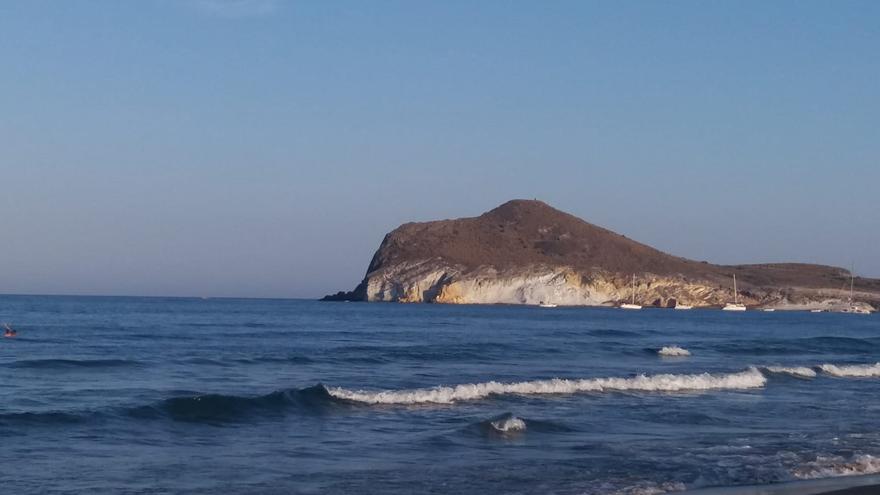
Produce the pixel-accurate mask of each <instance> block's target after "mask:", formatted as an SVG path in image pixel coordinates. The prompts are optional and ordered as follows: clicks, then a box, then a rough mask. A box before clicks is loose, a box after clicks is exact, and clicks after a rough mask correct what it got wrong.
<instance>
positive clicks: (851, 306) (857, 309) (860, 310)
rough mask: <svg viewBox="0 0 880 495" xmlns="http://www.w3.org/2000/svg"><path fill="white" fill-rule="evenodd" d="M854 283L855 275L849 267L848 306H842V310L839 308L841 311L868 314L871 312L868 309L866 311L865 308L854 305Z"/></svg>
mask: <svg viewBox="0 0 880 495" xmlns="http://www.w3.org/2000/svg"><path fill="white" fill-rule="evenodd" d="M855 283H856V275H855V273H854V272H853V269H850V271H849V306H848V307H846V308H843V310H841V313H853V314H857V315H869V314H871V312H870V311H868V310H867V309H864V308H862V307H860V306H856V304H855V300H854V299H853V293H854V290H855Z"/></svg>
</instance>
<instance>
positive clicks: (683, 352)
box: [657, 345, 691, 357]
mask: <svg viewBox="0 0 880 495" xmlns="http://www.w3.org/2000/svg"><path fill="white" fill-rule="evenodd" d="M657 354H659V355H660V356H663V357H684V356H690V355H691V351H689V350H687V349H685V348H684V347H679V346H677V345H671V346H667V347H663V348H662V349H660V350H659V351H657Z"/></svg>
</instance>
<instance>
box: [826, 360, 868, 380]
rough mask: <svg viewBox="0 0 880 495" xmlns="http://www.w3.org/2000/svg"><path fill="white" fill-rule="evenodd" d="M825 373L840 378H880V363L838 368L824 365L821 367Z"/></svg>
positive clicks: (832, 365)
mask: <svg viewBox="0 0 880 495" xmlns="http://www.w3.org/2000/svg"><path fill="white" fill-rule="evenodd" d="M819 369H821V370H822V371H823V372H824V373H827V374H829V375H831V376H838V377H847V376H853V377H870V376H880V363H874V364H851V365H846V366H837V365H834V364H823V365H821V366H819Z"/></svg>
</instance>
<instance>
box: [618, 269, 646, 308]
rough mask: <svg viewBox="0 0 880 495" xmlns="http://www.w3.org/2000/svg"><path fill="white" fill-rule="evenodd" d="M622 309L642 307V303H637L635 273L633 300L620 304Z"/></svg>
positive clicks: (634, 278)
mask: <svg viewBox="0 0 880 495" xmlns="http://www.w3.org/2000/svg"><path fill="white" fill-rule="evenodd" d="M620 308H621V309H642V305H641V304H636V276H635V274H633V285H632V302H631V303H623V304H621V305H620Z"/></svg>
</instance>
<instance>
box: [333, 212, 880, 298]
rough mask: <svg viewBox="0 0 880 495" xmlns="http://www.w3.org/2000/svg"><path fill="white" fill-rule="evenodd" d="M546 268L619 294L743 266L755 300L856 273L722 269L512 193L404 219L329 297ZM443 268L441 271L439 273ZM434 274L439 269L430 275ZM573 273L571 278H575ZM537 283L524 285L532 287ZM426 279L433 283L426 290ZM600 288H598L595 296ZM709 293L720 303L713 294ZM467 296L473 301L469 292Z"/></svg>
mask: <svg viewBox="0 0 880 495" xmlns="http://www.w3.org/2000/svg"><path fill="white" fill-rule="evenodd" d="M542 270H543V271H545V272H546V271H547V270H550V271H553V270H564V271H565V273H567V274H570V275H571V274H576V275H577V277H576V278H579V282H578V283H580V284H581V285H584V284H587V285H588V284H589V283H592V282H595V281H596V279H597V278H598V277H600V276H601V277H603V278H604V280H605V281H613V284H614V285H615V286H619V287H617V288H618V289H619V290H621V291H622V290H623V287H622V285H621V284H622V283H623V281H625V280H627V279H628V277H630V276H631V274H637V276H638V277H640V278H648V279H652V278H653V279H658V281H659V280H660V279H662V280H677V281H679V282H680V283H681V284H693V283H695V282H699V285H701V286H703V287H706V288H710V289H713V290H714V289H720V290H722V291H726V290H727V288H728V287H729V286H730V284H731V280H730V279H731V276H732V275H733V274H734V273H735V274H736V276H737V280H738V282H739V284H740V285H739V286H740V289H742V290H743V291H744V292H745V294H746V295H749V292H756V293H758V292H760V293H761V294H759V295H758V296H757V297H767V296H768V295H769V294H770V293H771V292H776V293H780V292H785V291H789V290H792V289H793V288H797V289H804V288H807V289H828V290H835V291H839V290H840V289H841V288H843V287H846V288H848V286H849V272H848V271H846V270H844V269H841V268H836V267H830V266H821V265H810V264H802V263H791V264H762V265H736V266H724V265H713V264H709V263H706V262H698V261H693V260H689V259H686V258H681V257H678V256H672V255H670V254H667V253H664V252H662V251H659V250H657V249H654V248H652V247H650V246H647V245H645V244H641V243H639V242H636V241H633V240H631V239H628V238H626V237H625V236H622V235H620V234H617V233H615V232H612V231H610V230H607V229H604V228H602V227H599V226H596V225H593V224H590V223H588V222H585V221H583V220H581V219H579V218H577V217H575V216H573V215H569V214H568V213H565V212H562V211H559V210H557V209H555V208H552V207H551V206H549V205H547V204H545V203H543V202H541V201H537V200H513V201H508V202H507V203H504V204H503V205H501V206H499V207H497V208H495V209H493V210H491V211H489V212H486V213H484V214H482V215H480V216H478V217H473V218H460V219H454V220H440V221H433V222H424V223H407V224H404V225H401V226H400V227H398V228H397V229H395V230H394V231H392V232H391V233H389V234H388V235H386V236H385V239H384V240H383V241H382V244H381V245H380V247H379V249H378V250H377V251H376V254H375V255H374V256H373V259H372V261H371V263H370V265H369V268H368V270H367V276H366V277H365V279H364V281H363V282H362V283H361V284H360V285H359V286H358V288H357V289H355V291H353V292H351V293H339V294H337V295H336V296H328V298H329V299H357V300H411V299H412V297H410V296H407V294H408V292H407V291H408V290H409V291H410V292H411V291H412V290H415V289H413V287H415V286H418V290H419V291H422V292H426V293H425V294H421V295H418V296H416V298H415V299H416V300H423V301H429V300H431V299H430V297H434V298H435V299H436V297H437V296H438V295H440V294H441V293H442V289H443V288H444V286H446V285H449V284H451V283H453V282H455V281H459V282H461V281H464V280H473V281H474V283H476V284H477V285H480V286H482V285H484V283H487V282H488V281H489V279H490V278H493V277H496V278H497V277H499V276H503V277H507V278H510V277H513V276H533V275H534V274H536V273H538V272H541V271H542ZM439 272H442V274H440V275H437V273H439ZM426 274H431V275H430V276H428V277H427V278H425V277H426ZM434 275H437V276H436V277H434ZM570 275H567V277H568V278H569V279H572V276H570ZM434 278H436V280H434ZM530 283H531V282H529V283H526V285H525V287H528V288H533V285H529V284H530ZM371 284H372V285H371ZM413 284H415V286H414V285H413ZM425 284H428V285H430V286H431V287H428V288H425V287H423V286H424V285H425ZM438 284H439V285H438ZM380 285H381V286H382V287H384V288H383V289H381V290H379V289H377V290H378V292H381V297H374V296H375V294H371V289H370V288H371V287H379V286H380ZM408 286H409V288H407V287H408ZM857 288H858V289H859V290H860V291H867V292H880V281H878V280H873V279H857ZM584 290H586V289H584ZM378 292H377V293H378ZM596 292H597V290H596V288H595V287H594V288H593V291H592V294H595V293H596ZM606 292H607V290H606ZM389 294H390V297H388V296H389ZM591 297H592V296H591ZM652 297H653V296H652ZM477 299H478V300H479V298H477ZM502 299H503V298H502ZM704 300H705V302H707V303H708V302H712V303H714V302H717V301H714V300H713V299H712V298H711V297H710V298H708V299H704ZM480 301H481V300H480ZM463 302H468V301H467V297H465V298H464V300H463ZM497 302H509V301H503V300H502V301H497ZM523 302H526V301H523ZM649 302H656V301H649Z"/></svg>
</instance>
